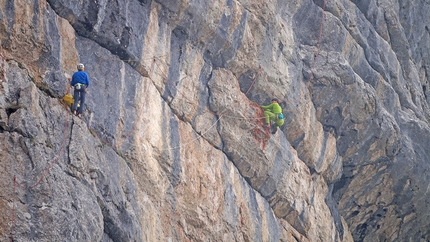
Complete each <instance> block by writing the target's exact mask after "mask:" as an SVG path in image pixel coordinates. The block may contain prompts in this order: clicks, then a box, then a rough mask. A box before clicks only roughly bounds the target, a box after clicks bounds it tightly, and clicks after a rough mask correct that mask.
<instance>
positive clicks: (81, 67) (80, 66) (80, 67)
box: [76, 63, 85, 71]
mask: <svg viewBox="0 0 430 242" xmlns="http://www.w3.org/2000/svg"><path fill="white" fill-rule="evenodd" d="M76 68H77V69H78V71H83V70H84V69H85V66H84V64H82V63H79V64H78V66H77V67H76Z"/></svg>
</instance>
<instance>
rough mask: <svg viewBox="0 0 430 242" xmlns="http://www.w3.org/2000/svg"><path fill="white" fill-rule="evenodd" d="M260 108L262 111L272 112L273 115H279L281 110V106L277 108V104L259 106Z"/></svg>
mask: <svg viewBox="0 0 430 242" xmlns="http://www.w3.org/2000/svg"><path fill="white" fill-rule="evenodd" d="M261 108H262V109H263V110H264V111H270V112H272V113H274V114H280V113H282V108H281V106H279V104H278V103H271V104H269V105H267V106H261Z"/></svg>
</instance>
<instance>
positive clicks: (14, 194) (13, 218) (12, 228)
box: [0, 0, 326, 241]
mask: <svg viewBox="0 0 430 242" xmlns="http://www.w3.org/2000/svg"><path fill="white" fill-rule="evenodd" d="M325 5H326V0H324V2H323V7H322V21H321V25H320V31H319V37H318V43H317V48H316V51H315V54H314V56H315V57H314V61H313V66H312V68H311V76H310V78H309V80H310V81H309V82H308V83H307V85H306V86H307V87H309V84H310V82H311V81H312V80H313V78H314V71H313V69H314V68H315V66H316V58H317V57H318V55H319V51H320V48H321V39H322V31H323V22H324V11H325ZM213 32H214V31H211V32H210V33H209V34H208V35H207V36H204V37H202V38H200V39H199V40H197V41H200V40H201V39H203V38H207V37H208V36H210V35H211V34H212V33H213ZM177 51H181V50H177ZM169 54H171V52H169V53H168V54H165V55H159V56H153V57H152V58H150V59H149V58H148V59H146V60H151V59H152V60H153V64H155V65H156V66H157V68H158V69H160V70H161V72H162V73H163V71H162V69H161V68H160V67H159V64H158V63H157V61H156V60H157V59H162V58H161V57H163V56H167V55H169ZM0 57H1V63H0V65H1V68H2V69H1V70H0V73H1V74H2V75H4V74H5V73H4V72H5V71H4V66H5V57H4V54H3V49H2V48H1V45H0ZM143 60H145V59H142V61H143ZM122 61H125V60H122ZM261 72H262V68H261V66H260V67H259V71H258V72H257V73H256V74H255V76H254V80H253V81H252V83H251V85H250V87H249V88H248V90H247V91H246V92H245V95H247V94H248V93H249V92H250V90H251V89H252V88H253V86H254V84H255V82H256V80H257V77H258V76H259V75H260V74H261ZM163 75H164V78H165V79H166V82H168V83H169V84H170V85H172V87H173V88H175V90H176V91H177V93H179V94H180V95H182V96H183V97H184V98H185V99H187V100H188V101H189V102H190V103H191V104H192V105H195V106H197V108H200V109H202V108H201V107H200V106H199V105H198V104H195V103H194V102H192V101H191V100H189V99H188V98H187V95H185V94H184V93H182V92H180V91H179V90H178V88H176V85H174V83H173V82H171V80H170V79H169V78H168V77H167V75H165V73H163ZM149 79H150V80H151V81H152V82H153V83H155V82H154V80H153V79H152V78H151V77H149ZM263 79H264V80H266V81H267V82H268V80H267V76H265V77H264V78H263ZM301 96H302V95H301ZM275 97H276V96H275ZM300 98H301V97H300ZM278 99H280V98H278ZM280 100H282V99H280ZM287 101H288V100H287ZM143 106H144V104H142V106H141V107H140V111H139V114H138V116H137V122H135V123H134V125H133V127H132V129H131V130H130V131H129V132H128V133H127V135H126V137H125V138H124V139H123V140H122V141H118V142H116V143H115V144H110V142H105V141H104V140H103V139H102V138H100V137H98V135H97V137H98V139H99V140H100V141H101V142H103V143H105V144H110V145H111V146H117V147H118V146H120V145H121V144H122V143H123V142H125V141H126V140H128V139H129V137H130V136H131V135H132V133H134V131H135V128H136V126H137V124H138V123H139V121H140V120H141V116H142V113H143ZM204 112H210V113H212V114H214V115H215V116H217V117H218V118H217V120H216V121H215V122H214V123H213V124H212V125H211V126H210V127H209V128H208V129H207V130H205V131H204V132H203V133H201V134H198V135H199V137H197V138H196V139H193V140H191V141H189V142H186V143H184V144H183V145H188V144H190V143H193V142H195V141H196V140H198V139H200V138H201V137H203V135H205V134H206V133H207V132H209V131H210V130H211V129H212V128H213V127H215V125H216V124H217V123H218V122H219V121H220V119H221V118H223V117H229V118H236V117H234V116H228V115H227V114H228V113H230V112H232V109H229V110H226V111H225V112H223V113H221V114H216V113H214V112H212V111H211V110H208V109H207V108H204ZM241 119H242V118H241ZM253 119H255V120H259V119H263V117H261V118H253ZM68 122H69V119H68V118H67V119H66V124H65V128H64V132H63V141H62V145H61V148H60V151H59V155H58V156H57V157H56V158H55V159H54V160H53V161H52V162H50V163H49V165H48V166H47V168H46V169H45V170H44V172H43V173H42V175H41V176H40V177H39V179H38V180H37V181H36V182H35V183H34V184H32V185H30V186H25V185H22V184H21V183H20V182H18V181H17V178H16V175H15V176H14V177H13V201H12V203H13V204H12V208H11V231H10V240H11V241H14V229H15V226H16V221H15V217H16V214H15V208H16V207H15V206H16V201H17V191H16V190H17V187H20V188H21V189H24V190H31V189H33V188H35V187H36V186H38V185H39V184H40V183H41V182H42V180H43V179H44V178H45V177H46V175H47V174H48V172H49V171H50V169H51V168H52V167H53V166H54V165H55V164H56V163H57V162H58V161H59V159H60V157H61V156H62V155H63V152H64V149H65V142H66V140H67V130H68V126H69V124H68ZM87 126H88V128H89V130H91V131H93V133H94V134H97V133H96V132H95V131H94V130H92V129H91V128H90V125H89V124H88V123H87ZM183 145H180V146H178V147H173V148H170V149H179V148H181V147H183Z"/></svg>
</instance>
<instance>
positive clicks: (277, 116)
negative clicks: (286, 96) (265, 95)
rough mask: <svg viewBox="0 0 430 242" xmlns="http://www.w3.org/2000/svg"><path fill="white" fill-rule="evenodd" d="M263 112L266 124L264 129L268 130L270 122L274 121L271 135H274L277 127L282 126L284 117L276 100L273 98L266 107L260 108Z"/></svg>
mask: <svg viewBox="0 0 430 242" xmlns="http://www.w3.org/2000/svg"><path fill="white" fill-rule="evenodd" d="M261 108H263V110H264V117H265V118H266V124H265V125H264V127H266V128H268V129H270V121H274V122H275V125H274V129H273V131H272V134H275V133H276V131H277V130H278V127H280V126H282V125H283V124H284V115H283V114H282V108H281V106H280V105H279V103H278V99H276V98H273V99H272V103H271V104H269V105H267V106H261Z"/></svg>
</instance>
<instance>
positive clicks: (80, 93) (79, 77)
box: [70, 63, 90, 117]
mask: <svg viewBox="0 0 430 242" xmlns="http://www.w3.org/2000/svg"><path fill="white" fill-rule="evenodd" d="M77 69H78V71H77V72H75V73H73V76H72V81H71V82H70V85H71V86H72V87H74V89H75V90H74V92H73V99H74V103H73V114H74V115H76V114H77V115H78V117H81V114H82V113H83V112H84V103H85V94H86V93H87V88H88V87H89V86H90V78H89V77H88V74H87V73H86V72H85V71H84V70H85V66H84V64H82V63H79V64H78V66H77ZM78 103H79V104H80V106H79V109H78V110H77V108H78Z"/></svg>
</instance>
